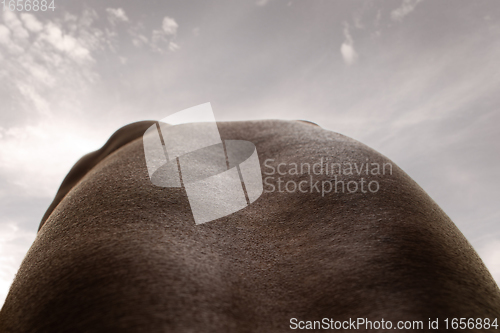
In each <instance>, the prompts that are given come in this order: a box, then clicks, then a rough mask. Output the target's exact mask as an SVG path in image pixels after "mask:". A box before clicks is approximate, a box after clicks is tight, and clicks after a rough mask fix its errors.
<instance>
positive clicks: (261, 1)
mask: <svg viewBox="0 0 500 333" xmlns="http://www.w3.org/2000/svg"><path fill="white" fill-rule="evenodd" d="M269 1H270V0H257V2H256V3H255V4H256V5H257V6H259V7H263V6H265V5H267V4H268V3H269Z"/></svg>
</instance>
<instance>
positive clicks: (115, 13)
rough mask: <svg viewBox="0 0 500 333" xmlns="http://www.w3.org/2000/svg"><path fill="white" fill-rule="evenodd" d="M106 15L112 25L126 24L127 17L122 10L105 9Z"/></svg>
mask: <svg viewBox="0 0 500 333" xmlns="http://www.w3.org/2000/svg"><path fill="white" fill-rule="evenodd" d="M106 12H107V13H108V20H109V22H110V23H111V24H112V25H115V24H116V23H118V22H128V21H129V19H128V16H127V14H126V13H125V11H124V10H123V8H106Z"/></svg>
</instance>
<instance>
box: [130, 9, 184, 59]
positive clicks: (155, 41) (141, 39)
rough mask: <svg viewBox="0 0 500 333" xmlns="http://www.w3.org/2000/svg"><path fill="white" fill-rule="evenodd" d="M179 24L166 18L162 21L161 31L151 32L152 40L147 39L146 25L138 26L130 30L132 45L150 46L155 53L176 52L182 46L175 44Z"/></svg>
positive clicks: (139, 24)
mask: <svg viewBox="0 0 500 333" xmlns="http://www.w3.org/2000/svg"><path fill="white" fill-rule="evenodd" d="M178 28H179V24H178V23H177V22H176V21H175V19H173V18H171V17H168V16H165V17H164V18H163V20H162V25H161V29H155V30H153V31H152V32H151V38H148V37H146V34H147V33H146V32H145V31H144V30H145V28H144V25H143V24H141V23H138V24H136V25H135V26H133V27H132V28H130V29H129V30H128V32H129V35H130V36H131V37H132V44H134V46H136V47H142V46H145V45H147V46H149V47H150V48H151V49H152V50H153V51H156V52H158V53H165V52H166V51H167V50H169V51H176V50H178V49H179V48H180V46H179V45H178V44H177V43H175V39H176V37H177V29H178Z"/></svg>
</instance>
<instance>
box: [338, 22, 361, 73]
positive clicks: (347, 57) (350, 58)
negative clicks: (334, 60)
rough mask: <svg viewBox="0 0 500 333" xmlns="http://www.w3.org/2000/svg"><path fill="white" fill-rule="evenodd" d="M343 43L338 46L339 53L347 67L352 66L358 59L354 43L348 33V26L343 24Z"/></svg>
mask: <svg viewBox="0 0 500 333" xmlns="http://www.w3.org/2000/svg"><path fill="white" fill-rule="evenodd" d="M344 38H345V39H344V42H343V43H342V45H341V46H340V53H341V54H342V58H343V59H344V62H345V63H346V64H347V65H352V64H354V63H355V62H356V61H357V59H358V53H357V52H356V50H355V49H354V41H353V39H352V37H351V34H350V33H349V25H348V24H347V23H345V24H344Z"/></svg>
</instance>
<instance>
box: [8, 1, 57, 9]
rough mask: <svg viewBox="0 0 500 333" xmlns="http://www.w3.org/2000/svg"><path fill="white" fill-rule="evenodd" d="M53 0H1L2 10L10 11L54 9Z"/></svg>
mask: <svg viewBox="0 0 500 333" xmlns="http://www.w3.org/2000/svg"><path fill="white" fill-rule="evenodd" d="M54 1H55V0H2V1H0V3H1V4H2V8H3V10H10V11H11V12H46V11H48V10H52V11H54V10H55V9H56V5H55V4H54Z"/></svg>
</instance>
